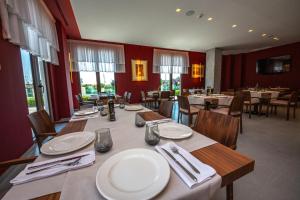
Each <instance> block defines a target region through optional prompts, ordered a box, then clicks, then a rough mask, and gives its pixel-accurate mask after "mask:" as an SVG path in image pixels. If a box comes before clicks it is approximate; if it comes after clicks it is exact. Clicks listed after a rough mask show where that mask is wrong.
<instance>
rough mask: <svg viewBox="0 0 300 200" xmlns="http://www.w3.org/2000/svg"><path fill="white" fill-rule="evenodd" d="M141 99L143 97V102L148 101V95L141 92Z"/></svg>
mask: <svg viewBox="0 0 300 200" xmlns="http://www.w3.org/2000/svg"><path fill="white" fill-rule="evenodd" d="M141 97H142V100H143V101H145V100H146V95H145V92H144V91H141Z"/></svg>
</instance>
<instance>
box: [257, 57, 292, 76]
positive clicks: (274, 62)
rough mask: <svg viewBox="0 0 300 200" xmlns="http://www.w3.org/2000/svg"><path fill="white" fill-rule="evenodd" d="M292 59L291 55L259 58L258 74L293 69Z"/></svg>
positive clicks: (283, 71)
mask: <svg viewBox="0 0 300 200" xmlns="http://www.w3.org/2000/svg"><path fill="white" fill-rule="evenodd" d="M291 63H292V59H291V56H290V55H285V56H278V57H271V58H265V59H260V60H257V62H256V73H257V74H278V73H285V72H289V71H290V70H291Z"/></svg>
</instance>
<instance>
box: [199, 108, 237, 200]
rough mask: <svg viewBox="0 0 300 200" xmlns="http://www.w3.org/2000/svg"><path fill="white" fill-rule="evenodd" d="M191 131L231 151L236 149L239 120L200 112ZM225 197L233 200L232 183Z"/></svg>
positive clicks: (218, 114) (208, 112) (204, 111)
mask: <svg viewBox="0 0 300 200" xmlns="http://www.w3.org/2000/svg"><path fill="white" fill-rule="evenodd" d="M193 129H194V131H196V132H198V133H201V134H203V135H205V136H207V137H209V138H211V139H213V140H215V141H217V142H219V143H221V144H223V145H225V146H227V147H229V148H231V149H233V150H235V149H236V148H237V146H236V142H237V138H238V129H239V119H238V118H236V117H232V116H229V115H223V114H220V113H214V112H210V111H207V110H200V111H199V113H198V115H197V119H196V122H195V126H194V128H193ZM226 196H227V198H226V199H233V183H231V184H229V185H227V186H226Z"/></svg>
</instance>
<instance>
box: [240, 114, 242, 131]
mask: <svg viewBox="0 0 300 200" xmlns="http://www.w3.org/2000/svg"><path fill="white" fill-rule="evenodd" d="M240 133H241V134H242V133H243V115H242V114H241V115H240Z"/></svg>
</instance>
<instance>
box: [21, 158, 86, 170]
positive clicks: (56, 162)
mask: <svg viewBox="0 0 300 200" xmlns="http://www.w3.org/2000/svg"><path fill="white" fill-rule="evenodd" d="M88 155H90V154H83V155H80V156H75V157H71V158H67V159H62V160H57V161H53V162H48V163H45V164H41V165H35V166H30V167H28V168H27V169H28V170H32V169H37V168H40V167H46V166H48V165H53V164H58V163H61V162H65V161H69V160H73V159H76V158H82V157H84V156H88Z"/></svg>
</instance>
